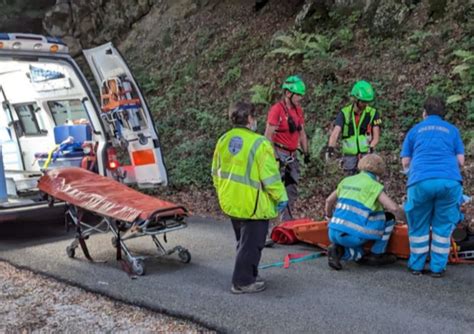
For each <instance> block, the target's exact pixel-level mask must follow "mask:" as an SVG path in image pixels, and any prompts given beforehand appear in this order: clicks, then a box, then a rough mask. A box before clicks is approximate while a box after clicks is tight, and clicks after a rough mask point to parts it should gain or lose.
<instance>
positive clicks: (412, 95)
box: [390, 88, 426, 133]
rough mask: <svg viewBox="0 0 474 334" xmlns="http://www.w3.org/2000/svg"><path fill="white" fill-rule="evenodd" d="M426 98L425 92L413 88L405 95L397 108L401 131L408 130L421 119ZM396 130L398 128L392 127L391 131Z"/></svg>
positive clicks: (397, 118)
mask: <svg viewBox="0 0 474 334" xmlns="http://www.w3.org/2000/svg"><path fill="white" fill-rule="evenodd" d="M425 99H426V97H425V94H423V93H421V92H419V91H417V90H415V89H413V88H411V89H409V90H408V91H407V92H406V93H405V96H403V99H402V101H401V102H400V104H399V106H398V108H397V110H396V116H395V118H396V120H397V123H398V126H399V131H400V132H402V133H405V132H407V131H408V130H409V129H410V128H411V127H412V126H413V125H414V124H415V123H417V122H419V121H420V120H421V115H422V111H423V103H424V102H425ZM396 130H398V129H392V130H390V131H396Z"/></svg>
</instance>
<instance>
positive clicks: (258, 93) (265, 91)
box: [250, 82, 275, 106]
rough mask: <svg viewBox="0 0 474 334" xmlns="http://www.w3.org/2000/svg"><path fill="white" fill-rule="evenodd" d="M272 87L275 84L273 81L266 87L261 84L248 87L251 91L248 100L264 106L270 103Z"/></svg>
mask: <svg viewBox="0 0 474 334" xmlns="http://www.w3.org/2000/svg"><path fill="white" fill-rule="evenodd" d="M274 88H275V84H274V83H273V82H272V84H271V85H270V86H268V87H266V86H263V85H254V86H253V87H252V88H250V92H251V93H252V97H251V98H250V101H251V102H252V103H254V104H262V105H264V106H268V105H270V103H271V102H272V97H273V89H274Z"/></svg>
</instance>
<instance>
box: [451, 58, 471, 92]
mask: <svg viewBox="0 0 474 334" xmlns="http://www.w3.org/2000/svg"><path fill="white" fill-rule="evenodd" d="M454 55H455V56H456V57H458V58H460V60H461V63H460V64H459V65H457V66H455V67H454V68H453V71H452V73H453V74H457V75H459V77H460V78H461V81H462V82H463V84H465V85H471V84H473V83H474V52H472V51H467V50H456V51H454ZM470 92H472V89H471V90H470Z"/></svg>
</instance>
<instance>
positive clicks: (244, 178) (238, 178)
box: [212, 138, 281, 190]
mask: <svg viewBox="0 0 474 334" xmlns="http://www.w3.org/2000/svg"><path fill="white" fill-rule="evenodd" d="M264 140H265V138H258V139H257V140H256V141H255V142H254V143H253V145H252V148H251V149H250V152H249V156H248V160H247V168H246V170H245V174H244V175H237V174H232V173H227V172H223V171H221V170H220V169H218V170H214V169H213V170H212V174H213V175H214V176H218V177H219V178H221V179H230V180H232V181H234V182H237V183H241V184H245V185H247V186H250V187H252V188H255V189H257V190H260V189H261V188H262V185H261V183H260V182H257V181H254V180H252V179H251V178H250V171H251V169H252V166H253V162H254V160H255V153H256V152H257V150H258V148H259V147H260V145H261V144H262V143H263V141H264ZM274 178H278V179H280V178H281V176H280V175H276V176H271V177H270V178H268V179H272V180H273V179H274ZM264 181H266V182H267V185H268V184H271V183H273V182H274V181H273V182H271V180H269V181H267V180H264Z"/></svg>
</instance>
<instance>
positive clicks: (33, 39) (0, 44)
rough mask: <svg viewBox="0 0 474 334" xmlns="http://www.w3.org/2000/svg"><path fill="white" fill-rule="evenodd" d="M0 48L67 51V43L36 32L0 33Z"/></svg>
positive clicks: (49, 51) (54, 51)
mask: <svg viewBox="0 0 474 334" xmlns="http://www.w3.org/2000/svg"><path fill="white" fill-rule="evenodd" d="M0 49H5V50H11V49H13V50H22V51H40V52H47V53H68V52H69V49H68V47H67V45H66V44H65V43H64V42H63V41H62V40H61V39H60V38H57V37H47V36H42V35H36V34H23V33H0Z"/></svg>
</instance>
